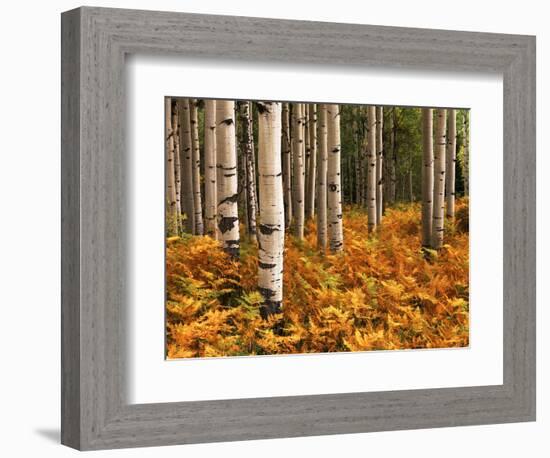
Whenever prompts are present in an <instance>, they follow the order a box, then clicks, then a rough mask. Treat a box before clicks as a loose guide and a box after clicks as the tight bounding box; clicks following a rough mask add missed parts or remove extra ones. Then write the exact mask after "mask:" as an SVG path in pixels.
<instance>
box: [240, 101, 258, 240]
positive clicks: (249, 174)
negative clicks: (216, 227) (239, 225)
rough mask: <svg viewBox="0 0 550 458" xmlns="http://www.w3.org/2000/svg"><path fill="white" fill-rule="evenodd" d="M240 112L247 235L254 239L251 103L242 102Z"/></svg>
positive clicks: (254, 190) (254, 213)
mask: <svg viewBox="0 0 550 458" xmlns="http://www.w3.org/2000/svg"><path fill="white" fill-rule="evenodd" d="M241 114H242V117H243V122H244V144H243V146H244V152H245V168H246V180H245V184H246V197H247V199H246V206H247V209H246V210H247V216H248V223H247V227H248V235H249V236H250V237H251V238H252V239H253V240H256V212H257V210H256V208H257V205H256V173H255V161H256V157H255V154H254V131H253V126H252V123H253V121H252V103H251V102H243V104H242V108H241Z"/></svg>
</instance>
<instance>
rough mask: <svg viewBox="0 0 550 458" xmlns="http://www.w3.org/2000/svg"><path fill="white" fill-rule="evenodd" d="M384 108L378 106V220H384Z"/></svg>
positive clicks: (379, 221)
mask: <svg viewBox="0 0 550 458" xmlns="http://www.w3.org/2000/svg"><path fill="white" fill-rule="evenodd" d="M383 134H384V108H383V107H376V221H377V222H378V224H380V223H381V222H382V211H383V209H384V206H383V202H382V199H383V194H384V177H383V176H382V171H383V170H384V168H383V167H384V144H383Z"/></svg>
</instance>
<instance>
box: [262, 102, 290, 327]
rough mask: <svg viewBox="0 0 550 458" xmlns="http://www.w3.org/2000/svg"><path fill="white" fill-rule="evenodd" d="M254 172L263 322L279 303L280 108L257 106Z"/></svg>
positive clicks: (281, 210) (281, 239) (281, 229)
mask: <svg viewBox="0 0 550 458" xmlns="http://www.w3.org/2000/svg"><path fill="white" fill-rule="evenodd" d="M258 172H259V182H260V225H259V233H258V239H259V247H260V248H259V250H258V289H259V291H260V293H261V294H262V296H263V299H264V300H263V303H262V307H261V309H260V311H261V315H262V316H263V317H264V318H266V317H268V316H269V315H272V314H274V313H279V312H280V311H281V308H282V303H283V250H284V240H285V216H284V203H283V181H282V176H281V175H282V171H281V104H280V103H276V102H266V103H260V102H259V103H258Z"/></svg>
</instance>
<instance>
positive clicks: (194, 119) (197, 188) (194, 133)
mask: <svg viewBox="0 0 550 458" xmlns="http://www.w3.org/2000/svg"><path fill="white" fill-rule="evenodd" d="M189 109H190V112H191V118H190V120H191V145H192V150H193V202H194V208H195V234H196V235H203V234H204V224H203V221H202V196H201V158H200V143H199V116H198V100H197V99H190V101H189Z"/></svg>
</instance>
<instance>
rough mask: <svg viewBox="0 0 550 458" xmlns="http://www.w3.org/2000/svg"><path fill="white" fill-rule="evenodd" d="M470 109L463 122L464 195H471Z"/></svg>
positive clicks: (465, 112) (466, 112)
mask: <svg viewBox="0 0 550 458" xmlns="http://www.w3.org/2000/svg"><path fill="white" fill-rule="evenodd" d="M469 117H470V110H464V117H463V119H464V121H463V124H462V129H463V136H464V151H463V157H462V176H463V179H464V195H466V196H468V195H470V120H469Z"/></svg>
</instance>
